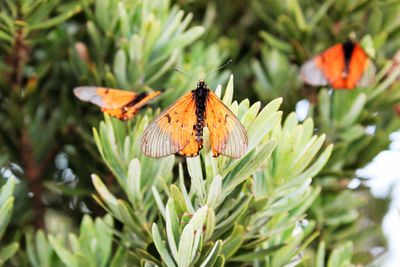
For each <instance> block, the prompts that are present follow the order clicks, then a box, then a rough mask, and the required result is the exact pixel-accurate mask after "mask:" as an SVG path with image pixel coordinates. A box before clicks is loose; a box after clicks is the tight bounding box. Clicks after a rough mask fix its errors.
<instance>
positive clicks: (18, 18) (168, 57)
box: [0, 0, 400, 267]
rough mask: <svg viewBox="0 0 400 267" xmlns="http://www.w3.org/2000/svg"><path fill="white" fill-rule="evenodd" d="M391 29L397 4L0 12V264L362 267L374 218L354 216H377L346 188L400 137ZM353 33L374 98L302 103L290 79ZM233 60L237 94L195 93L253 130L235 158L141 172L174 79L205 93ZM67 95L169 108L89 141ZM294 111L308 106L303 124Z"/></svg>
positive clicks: (61, 7) (62, 4) (108, 121)
mask: <svg viewBox="0 0 400 267" xmlns="http://www.w3.org/2000/svg"><path fill="white" fill-rule="evenodd" d="M171 2H172V3H171ZM399 12H400V4H399V3H398V2H397V1H364V0H351V1H331V0H328V1H316V0H309V1H296V0H290V1H289V0H287V1H277V0H254V1H251V3H249V2H248V1H243V0H242V1H234V4H229V5H226V1H207V0H206V1H168V0H151V1H150V0H136V1H121V0H102V1H92V0H79V1H78V0H69V1H60V0H51V1H45V0H39V1H32V0H18V1H14V0H5V1H1V2H0V40H1V42H0V176H1V177H2V179H3V176H4V177H6V178H7V179H8V180H7V182H2V183H4V184H5V185H3V187H2V190H1V193H0V222H1V223H0V237H1V248H0V261H1V263H4V262H5V261H6V260H7V259H8V261H7V263H6V264H8V265H11V266H27V265H29V266H82V265H90V266H243V265H249V264H253V265H254V266H271V267H272V266H284V265H285V264H290V265H297V266H353V264H363V265H367V264H369V263H371V262H372V261H373V260H375V259H374V257H375V255H372V254H371V253H370V248H371V247H373V246H376V245H380V246H382V245H383V243H382V238H381V236H380V225H381V220H382V215H383V212H382V211H383V210H384V209H385V207H384V206H382V205H381V204H380V205H379V208H376V209H375V210H372V209H367V208H366V207H367V206H368V207H370V206H373V207H375V205H377V206H378V204H377V203H376V201H375V200H374V199H373V197H371V195H370V193H369V192H368V189H367V188H365V186H364V183H363V180H362V179H361V178H362V177H357V175H356V170H357V169H359V168H361V167H363V166H365V165H366V164H367V163H369V162H371V160H372V159H373V158H374V157H375V156H376V155H377V154H378V153H379V152H380V151H382V150H384V149H386V148H387V146H388V144H389V138H388V136H389V134H390V133H391V132H392V131H394V130H397V129H398V128H399V126H400V124H399V120H398V118H397V116H393V106H395V105H397V104H398V103H399V102H400V91H399V90H400V86H399V85H400V83H399V76H400V65H399V61H398V60H397V61H396V59H394V54H395V52H396V50H397V49H398V47H399V45H400V35H399V34H398V32H399V29H400V22H399V20H398V14H399ZM351 33H354V34H355V35H356V39H357V40H359V41H360V44H361V45H362V46H363V48H364V49H365V50H366V51H367V53H368V54H369V55H370V56H371V57H372V58H373V59H374V61H375V63H376V65H377V69H378V74H377V78H376V80H375V83H374V84H372V85H371V86H370V87H369V88H365V89H360V88H357V89H356V90H354V91H332V90H329V88H321V89H320V88H312V87H309V86H306V85H304V83H303V82H302V81H301V78H300V77H299V75H298V71H299V67H300V64H302V63H303V62H304V61H305V60H306V59H308V58H310V57H311V56H312V55H314V54H316V53H318V52H321V51H323V50H324V49H326V48H328V47H330V46H331V45H333V44H335V43H338V42H342V41H343V40H345V39H346V38H347V37H348V36H349V34H351ZM392 57H393V59H391V58H392ZM228 58H231V59H233V63H232V64H231V65H230V66H229V68H231V69H232V72H233V73H235V83H234V81H233V76H231V78H229V77H230V71H229V70H222V71H221V72H219V73H216V74H214V75H212V76H211V77H207V83H208V85H209V87H210V88H211V89H212V90H214V89H215V92H216V93H217V95H224V97H223V98H222V99H223V101H224V103H225V104H227V106H229V107H230V108H231V110H232V111H233V112H234V113H235V114H237V115H238V117H239V118H240V120H241V121H242V123H243V125H244V126H245V128H246V129H247V131H248V136H249V148H248V151H247V153H246V154H245V155H244V156H243V157H242V158H240V159H228V158H225V157H223V156H221V157H219V158H217V159H215V158H213V157H211V155H210V151H209V140H208V139H209V134H208V132H207V129H205V136H204V139H205V140H204V144H205V148H204V149H203V152H202V153H201V155H200V156H199V157H195V158H188V159H186V160H184V159H183V158H181V157H176V156H169V157H166V158H162V159H151V158H148V157H146V156H145V155H143V153H142V152H141V151H140V147H139V142H140V138H141V135H142V133H143V131H144V129H145V127H146V126H147V125H148V124H149V122H150V120H151V119H152V118H153V117H155V116H156V115H157V114H159V112H160V110H161V109H162V108H165V107H166V106H168V105H169V104H170V103H172V102H173V101H175V100H176V99H177V98H178V97H180V96H181V95H182V94H183V93H185V92H187V91H189V90H190V89H193V88H194V87H195V83H196V81H195V79H192V78H190V77H187V76H185V75H182V74H179V73H177V72H174V71H173V68H175V67H176V68H179V69H180V70H182V71H184V72H186V73H189V74H190V75H192V76H195V77H197V78H198V79H202V78H205V77H206V75H207V74H208V73H209V72H210V71H212V70H214V69H216V68H217V67H219V66H220V65H222V64H223V63H224V62H225V61H226V60H227V59H228ZM220 84H227V86H226V88H225V90H223V89H222V86H219V85H220ZM78 85H96V86H107V87H112V88H121V89H125V90H131V91H134V92H137V93H143V92H152V91H156V90H160V91H162V92H163V94H162V95H160V97H158V98H157V99H155V101H153V102H152V105H153V107H158V109H146V110H143V111H141V113H139V115H138V116H137V117H135V118H134V119H133V120H131V121H127V122H121V121H118V120H116V119H113V118H110V117H108V116H105V118H104V121H102V122H100V125H99V126H98V127H97V125H98V121H99V116H100V115H99V110H98V108H97V107H93V106H91V105H90V104H88V103H81V102H78V101H77V100H76V99H75V97H74V96H73V93H72V88H74V87H75V86H78ZM234 87H235V97H234V93H233V88H234ZM222 91H224V94H222ZM281 97H283V99H282V98H281ZM233 99H242V100H241V101H233ZM300 100H306V101H308V103H309V104H310V107H309V110H308V118H307V119H305V120H304V121H301V122H299V121H298V119H297V117H296V115H295V113H293V111H294V110H295V108H296V105H297V103H298V102H299V101H300ZM257 101H260V102H257ZM251 103H253V104H251ZM267 103H268V104H267ZM279 109H280V111H279ZM93 125H96V127H95V128H93V129H92V127H93ZM91 129H92V131H91ZM371 129H373V130H372V131H371ZM333 144H334V146H333ZM96 147H97V149H96ZM104 163H105V164H104ZM11 176H16V177H17V178H18V180H16V181H18V182H17V183H15V185H14V179H9V177H11ZM90 176H91V177H92V179H89V177H90ZM354 178H359V179H361V185H360V186H359V187H357V188H355V189H351V188H349V187H348V184H349V182H350V181H351V180H352V179H354ZM3 181H5V180H4V179H3ZM95 192H97V193H95ZM14 199H15V200H14ZM93 199H94V200H95V201H93ZM382 202H385V201H382ZM11 212H12V213H13V214H12V216H11ZM104 212H106V213H107V215H105V216H104ZM29 224H34V225H35V227H36V228H35V229H32V228H31V227H29V228H27V225H29ZM54 225H56V227H54ZM7 226H8V228H7V231H6V230H5V229H6V227H7ZM38 228H43V230H38ZM23 237H25V239H23ZM19 244H20V245H19Z"/></svg>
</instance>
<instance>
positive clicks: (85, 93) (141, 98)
mask: <svg viewBox="0 0 400 267" xmlns="http://www.w3.org/2000/svg"><path fill="white" fill-rule="evenodd" d="M74 94H75V95H76V97H78V98H79V99H80V100H83V101H88V102H91V103H93V104H95V105H97V106H99V107H101V111H103V112H105V113H107V114H108V115H110V116H113V117H115V118H118V119H120V120H123V121H125V120H129V119H131V118H133V117H135V115H136V113H138V112H139V110H140V109H141V108H143V107H144V106H145V105H146V104H147V103H148V102H149V101H151V100H152V99H153V98H155V97H156V96H158V95H159V94H161V92H160V91H157V92H154V93H151V94H147V93H142V94H136V93H133V92H130V91H124V90H118V89H112V88H104V87H95V86H81V87H76V88H74Z"/></svg>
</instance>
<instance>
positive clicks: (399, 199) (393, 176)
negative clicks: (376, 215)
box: [357, 131, 400, 267]
mask: <svg viewBox="0 0 400 267" xmlns="http://www.w3.org/2000/svg"><path fill="white" fill-rule="evenodd" d="M390 139H391V140H392V143H391V145H390V150H386V151H382V152H381V153H379V154H378V156H376V157H375V159H374V160H373V161H372V162H371V163H370V164H368V165H367V166H366V167H365V168H362V169H359V170H358V171H357V175H359V176H360V177H365V178H369V179H370V180H369V181H368V182H367V185H368V186H370V187H371V192H372V194H373V195H374V196H375V197H378V198H385V197H389V194H390V197H391V199H392V200H391V205H390V208H389V211H388V213H387V214H386V215H385V217H384V219H383V222H382V228H383V232H384V234H385V236H386V238H387V239H388V249H389V253H388V255H387V257H386V260H385V263H384V265H383V266H384V267H395V266H400V253H399V251H400V164H399V163H400V131H397V132H394V133H392V134H391V135H390Z"/></svg>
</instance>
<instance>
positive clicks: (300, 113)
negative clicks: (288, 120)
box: [296, 99, 310, 121]
mask: <svg viewBox="0 0 400 267" xmlns="http://www.w3.org/2000/svg"><path fill="white" fill-rule="evenodd" d="M309 109H310V101H308V100H307V99H303V100H300V101H299V102H297V104H296V115H297V119H298V120H299V121H304V120H305V119H306V118H307V115H308V110H309Z"/></svg>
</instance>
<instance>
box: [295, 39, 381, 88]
mask: <svg viewBox="0 0 400 267" xmlns="http://www.w3.org/2000/svg"><path fill="white" fill-rule="evenodd" d="M375 72H376V68H375V65H374V63H373V62H372V60H371V59H370V58H369V57H368V55H367V54H366V53H365V51H364V50H363V49H362V48H361V46H360V45H359V44H356V43H353V42H351V41H347V42H345V43H342V44H337V45H334V46H332V47H331V48H328V49H327V50H325V51H324V52H322V53H321V54H318V55H316V56H315V57H313V58H312V59H310V60H308V61H307V62H306V63H304V64H303V66H302V67H301V69H300V74H301V76H302V77H303V79H304V81H305V82H306V83H308V84H311V85H316V86H322V85H329V86H331V87H332V88H334V89H348V90H352V89H354V88H355V87H356V86H358V87H368V86H369V85H370V84H371V82H372V80H373V78H374V77H375Z"/></svg>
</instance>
